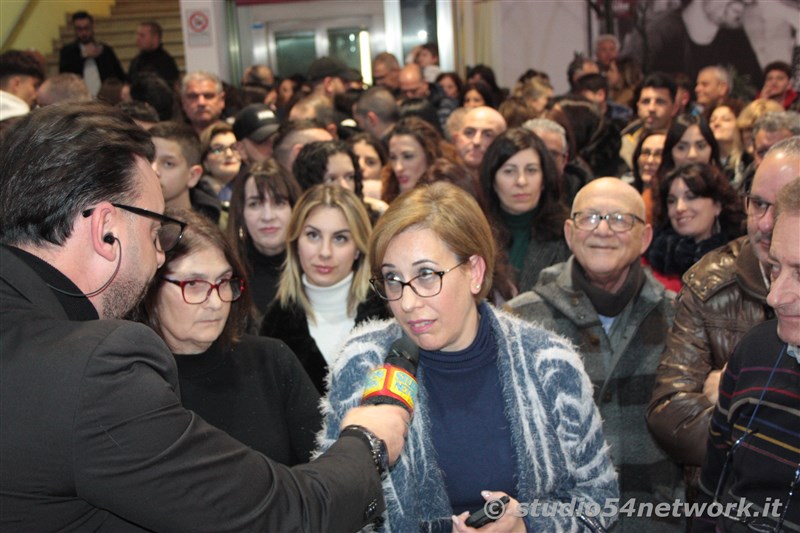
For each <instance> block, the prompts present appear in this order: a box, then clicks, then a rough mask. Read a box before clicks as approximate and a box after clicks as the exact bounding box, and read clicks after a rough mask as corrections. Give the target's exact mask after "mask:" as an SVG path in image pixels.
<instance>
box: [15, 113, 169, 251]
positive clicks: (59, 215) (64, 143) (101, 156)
mask: <svg viewBox="0 0 800 533" xmlns="http://www.w3.org/2000/svg"><path fill="white" fill-rule="evenodd" d="M154 153H155V148H154V147H153V142H152V141H151V140H150V134H149V133H147V132H146V131H145V130H143V129H142V128H140V127H139V126H137V125H136V124H135V123H134V122H133V120H131V119H130V118H128V117H126V116H125V115H123V114H122V113H120V112H119V111H117V110H116V109H114V108H113V107H110V106H108V105H106V104H101V103H96V102H88V103H68V104H60V105H56V106H47V107H45V108H42V109H38V110H36V111H34V112H32V113H29V114H28V115H27V116H25V118H23V119H22V120H21V121H20V122H19V123H17V124H16V125H15V126H14V127H13V128H12V129H11V130H10V131H9V132H8V135H7V136H6V138H5V140H4V142H3V144H2V146H0V242H2V243H4V244H11V245H20V244H32V245H34V246H42V245H44V244H45V243H50V244H55V245H57V246H60V245H63V244H64V242H65V241H66V240H67V239H68V238H69V237H70V235H71V234H72V227H73V223H74V222H75V219H76V218H77V217H78V216H80V214H81V213H82V212H83V211H84V210H86V209H89V208H91V207H92V206H94V205H95V204H97V203H98V202H102V201H108V202H120V203H131V202H132V201H133V200H134V199H136V198H137V197H138V195H139V190H140V188H141V187H140V183H139V180H138V179H137V178H136V158H137V157H142V158H144V159H147V160H149V161H152V159H153V155H154Z"/></svg>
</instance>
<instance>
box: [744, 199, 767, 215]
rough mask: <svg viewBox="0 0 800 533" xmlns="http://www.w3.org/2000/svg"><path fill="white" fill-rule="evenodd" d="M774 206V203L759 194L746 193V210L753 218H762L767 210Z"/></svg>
mask: <svg viewBox="0 0 800 533" xmlns="http://www.w3.org/2000/svg"><path fill="white" fill-rule="evenodd" d="M772 206H773V204H772V203H770V202H767V201H766V200H763V199H761V198H759V197H758V196H753V195H752V194H748V195H745V197H744V208H745V211H747V214H748V215H750V216H752V217H753V218H762V217H763V216H764V215H766V214H767V211H769V208H770V207H772Z"/></svg>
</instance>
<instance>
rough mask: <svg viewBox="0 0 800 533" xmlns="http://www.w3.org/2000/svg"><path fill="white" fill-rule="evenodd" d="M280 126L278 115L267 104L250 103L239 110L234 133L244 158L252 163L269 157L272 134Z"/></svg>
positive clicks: (234, 124)
mask: <svg viewBox="0 0 800 533" xmlns="http://www.w3.org/2000/svg"><path fill="white" fill-rule="evenodd" d="M278 126H280V121H279V120H278V117H277V115H276V114H275V112H274V111H272V109H270V108H269V107H268V106H266V105H265V104H250V105H248V106H246V107H245V108H244V109H242V110H241V111H239V113H237V115H236V120H235V122H234V123H233V134H234V135H236V148H237V149H238V150H239V153H240V154H242V158H243V159H244V160H245V161H246V162H248V163H250V164H252V163H259V162H261V161H266V160H267V159H269V158H270V157H271V156H272V135H273V134H274V133H275V132H276V131H278Z"/></svg>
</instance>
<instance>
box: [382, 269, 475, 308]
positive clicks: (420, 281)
mask: <svg viewBox="0 0 800 533" xmlns="http://www.w3.org/2000/svg"><path fill="white" fill-rule="evenodd" d="M467 261H469V259H465V260H464V261H461V262H460V263H459V264H457V265H456V266H454V267H451V268H448V269H447V270H427V269H426V270H425V271H423V272H422V274H420V275H418V276H415V277H413V278H411V279H410V280H408V281H400V280H399V279H396V278H372V279H371V280H369V282H370V284H371V285H372V288H373V289H374V290H375V292H376V293H378V296H380V297H381V298H383V299H384V300H388V301H390V302H393V301H395V300H399V299H400V298H402V297H403V289H405V288H406V287H411V290H412V291H414V294H416V295H417V296H419V297H420V298H432V297H434V296H436V295H437V294H439V293H440V292H442V278H443V277H444V275H445V274H447V273H448V272H450V271H452V270H455V269H457V268H458V267H460V266H461V265H463V264H464V263H466V262H467Z"/></svg>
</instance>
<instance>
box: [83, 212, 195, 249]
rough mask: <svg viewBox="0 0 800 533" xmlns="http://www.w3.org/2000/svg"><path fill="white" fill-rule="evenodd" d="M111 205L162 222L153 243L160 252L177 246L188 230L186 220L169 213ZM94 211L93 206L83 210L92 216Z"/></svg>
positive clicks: (84, 214)
mask: <svg viewBox="0 0 800 533" xmlns="http://www.w3.org/2000/svg"><path fill="white" fill-rule="evenodd" d="M111 205H113V206H114V207H116V208H117V209H122V210H124V211H128V212H129V213H133V214H134V215H139V216H142V217H146V218H150V219H153V220H157V221H159V222H161V227H159V228H158V235H157V237H156V240H155V241H154V242H153V245H154V246H155V247H156V250H158V251H159V252H165V253H166V252H169V251H170V250H172V249H173V248H175V247H176V246H177V245H178V242H180V240H181V237H183V232H184V230H186V222H182V221H180V220H177V219H174V218H172V217H168V216H167V215H162V214H161V213H155V212H153V211H148V210H147V209H142V208H141V207H134V206H131V205H125V204H116V203H112V204H111ZM93 212H94V208H93V207H92V208H91V209H87V210H85V211H84V212H83V216H84V217H90V216H92V213H93Z"/></svg>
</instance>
